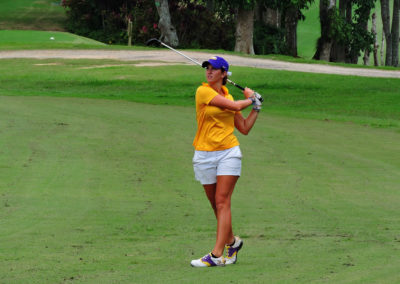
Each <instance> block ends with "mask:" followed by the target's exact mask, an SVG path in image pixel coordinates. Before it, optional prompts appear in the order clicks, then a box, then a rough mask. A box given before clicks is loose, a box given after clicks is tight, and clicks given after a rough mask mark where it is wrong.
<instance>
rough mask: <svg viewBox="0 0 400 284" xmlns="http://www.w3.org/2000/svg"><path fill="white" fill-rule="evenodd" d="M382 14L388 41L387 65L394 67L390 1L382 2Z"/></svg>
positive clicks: (384, 0) (382, 0) (383, 0)
mask: <svg viewBox="0 0 400 284" xmlns="http://www.w3.org/2000/svg"><path fill="white" fill-rule="evenodd" d="M381 14H382V24H383V31H384V32H385V39H386V60H385V65H386V66H390V65H392V34H391V33H390V7H389V0H381Z"/></svg>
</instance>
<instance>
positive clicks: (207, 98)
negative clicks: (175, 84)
mask: <svg viewBox="0 0 400 284" xmlns="http://www.w3.org/2000/svg"><path fill="white" fill-rule="evenodd" d="M217 95H218V93H217V92H215V91H214V90H213V89H211V88H208V87H204V86H200V87H198V88H197V91H196V101H197V103H198V104H205V105H208V104H209V103H210V102H211V100H212V99H213V98H215V96H217Z"/></svg>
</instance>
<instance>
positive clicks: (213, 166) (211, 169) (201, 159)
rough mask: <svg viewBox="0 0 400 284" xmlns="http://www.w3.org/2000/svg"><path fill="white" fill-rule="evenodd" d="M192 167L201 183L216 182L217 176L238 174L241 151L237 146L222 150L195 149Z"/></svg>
mask: <svg viewBox="0 0 400 284" xmlns="http://www.w3.org/2000/svg"><path fill="white" fill-rule="evenodd" d="M193 169H194V174H195V177H196V180H198V181H200V183H201V184H214V183H217V176H240V174H241V171H242V152H241V151H240V148H239V146H235V147H233V148H230V149H226V150H222V151H195V152H194V157H193Z"/></svg>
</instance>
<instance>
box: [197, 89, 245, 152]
mask: <svg viewBox="0 0 400 284" xmlns="http://www.w3.org/2000/svg"><path fill="white" fill-rule="evenodd" d="M222 90H223V92H224V93H225V98H227V99H228V100H231V101H233V97H232V96H231V95H230V94H229V91H228V89H227V88H226V87H225V86H222ZM215 96H218V93H217V92H216V91H215V90H214V89H213V88H211V87H210V86H209V85H208V84H206V83H203V84H202V86H200V87H198V88H197V91H196V119H197V132H196V136H195V138H194V141H193V146H194V148H195V150H198V151H220V150H226V149H229V148H232V147H235V146H238V145H239V141H238V140H237V138H236V136H235V135H234V134H233V131H234V130H235V120H234V118H235V114H236V112H235V111H232V110H228V109H221V108H219V107H216V106H210V105H209V103H210V101H211V100H212V99H213V98H214V97H215Z"/></svg>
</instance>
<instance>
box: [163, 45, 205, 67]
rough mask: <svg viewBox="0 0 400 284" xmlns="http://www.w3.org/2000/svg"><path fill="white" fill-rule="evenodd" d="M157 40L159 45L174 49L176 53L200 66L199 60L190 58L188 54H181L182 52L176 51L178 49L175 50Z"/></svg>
mask: <svg viewBox="0 0 400 284" xmlns="http://www.w3.org/2000/svg"><path fill="white" fill-rule="evenodd" d="M158 42H159V43H160V44H161V45H163V46H165V47H166V48H169V49H171V50H172V51H175V52H176V53H178V54H180V55H182V56H183V57H185V58H186V59H189V60H190V61H192V62H193V63H194V64H197V65H199V66H201V63H200V62H198V61H196V60H194V59H192V58H190V57H189V56H187V55H185V54H183V53H182V52H180V51H178V50H176V49H174V48H172V47H170V46H169V45H167V44H165V43H163V42H162V41H158Z"/></svg>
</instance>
